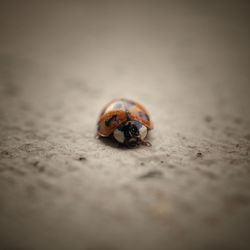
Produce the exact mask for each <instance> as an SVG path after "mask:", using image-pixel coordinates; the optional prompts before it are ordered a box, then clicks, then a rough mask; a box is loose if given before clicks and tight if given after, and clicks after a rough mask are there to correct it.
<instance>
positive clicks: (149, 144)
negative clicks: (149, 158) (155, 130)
mask: <svg viewBox="0 0 250 250" xmlns="http://www.w3.org/2000/svg"><path fill="white" fill-rule="evenodd" d="M140 144H141V145H144V146H146V147H151V146H152V144H151V143H150V142H149V141H143V140H141V141H140Z"/></svg>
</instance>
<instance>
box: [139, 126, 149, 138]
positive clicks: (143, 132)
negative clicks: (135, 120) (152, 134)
mask: <svg viewBox="0 0 250 250" xmlns="http://www.w3.org/2000/svg"><path fill="white" fill-rule="evenodd" d="M139 133H140V138H141V140H142V141H143V140H144V139H145V137H146V136H147V133H148V129H147V127H146V126H144V125H142V127H141V128H140V129H139Z"/></svg>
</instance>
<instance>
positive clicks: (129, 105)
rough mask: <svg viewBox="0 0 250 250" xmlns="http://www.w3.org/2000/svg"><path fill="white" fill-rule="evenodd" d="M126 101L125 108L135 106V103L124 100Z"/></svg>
mask: <svg viewBox="0 0 250 250" xmlns="http://www.w3.org/2000/svg"><path fill="white" fill-rule="evenodd" d="M126 103H127V108H128V109H130V108H132V107H134V106H135V104H134V103H133V102H131V101H130V100H126Z"/></svg>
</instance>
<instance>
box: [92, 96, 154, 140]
mask: <svg viewBox="0 0 250 250" xmlns="http://www.w3.org/2000/svg"><path fill="white" fill-rule="evenodd" d="M126 121H138V122H140V123H142V124H143V125H145V126H146V127H147V128H148V129H153V124H152V122H151V120H150V117H149V115H148V112H147V111H146V109H145V108H144V107H143V106H142V105H141V104H139V103H137V102H135V101H131V100H128V99H123V98H122V99H116V100H113V101H112V102H110V103H109V104H107V105H106V106H105V107H104V109H103V111H102V112H101V114H100V117H99V120H98V124H97V127H98V128H97V133H98V135H100V136H103V137H107V136H109V135H111V134H112V133H113V132H114V130H115V129H116V128H117V127H118V126H119V125H120V124H122V123H123V122H126Z"/></svg>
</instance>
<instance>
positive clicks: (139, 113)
mask: <svg viewBox="0 0 250 250" xmlns="http://www.w3.org/2000/svg"><path fill="white" fill-rule="evenodd" d="M138 115H139V116H140V117H141V118H142V119H144V120H147V121H149V116H148V115H147V114H146V113H144V112H141V111H139V112H138Z"/></svg>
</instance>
